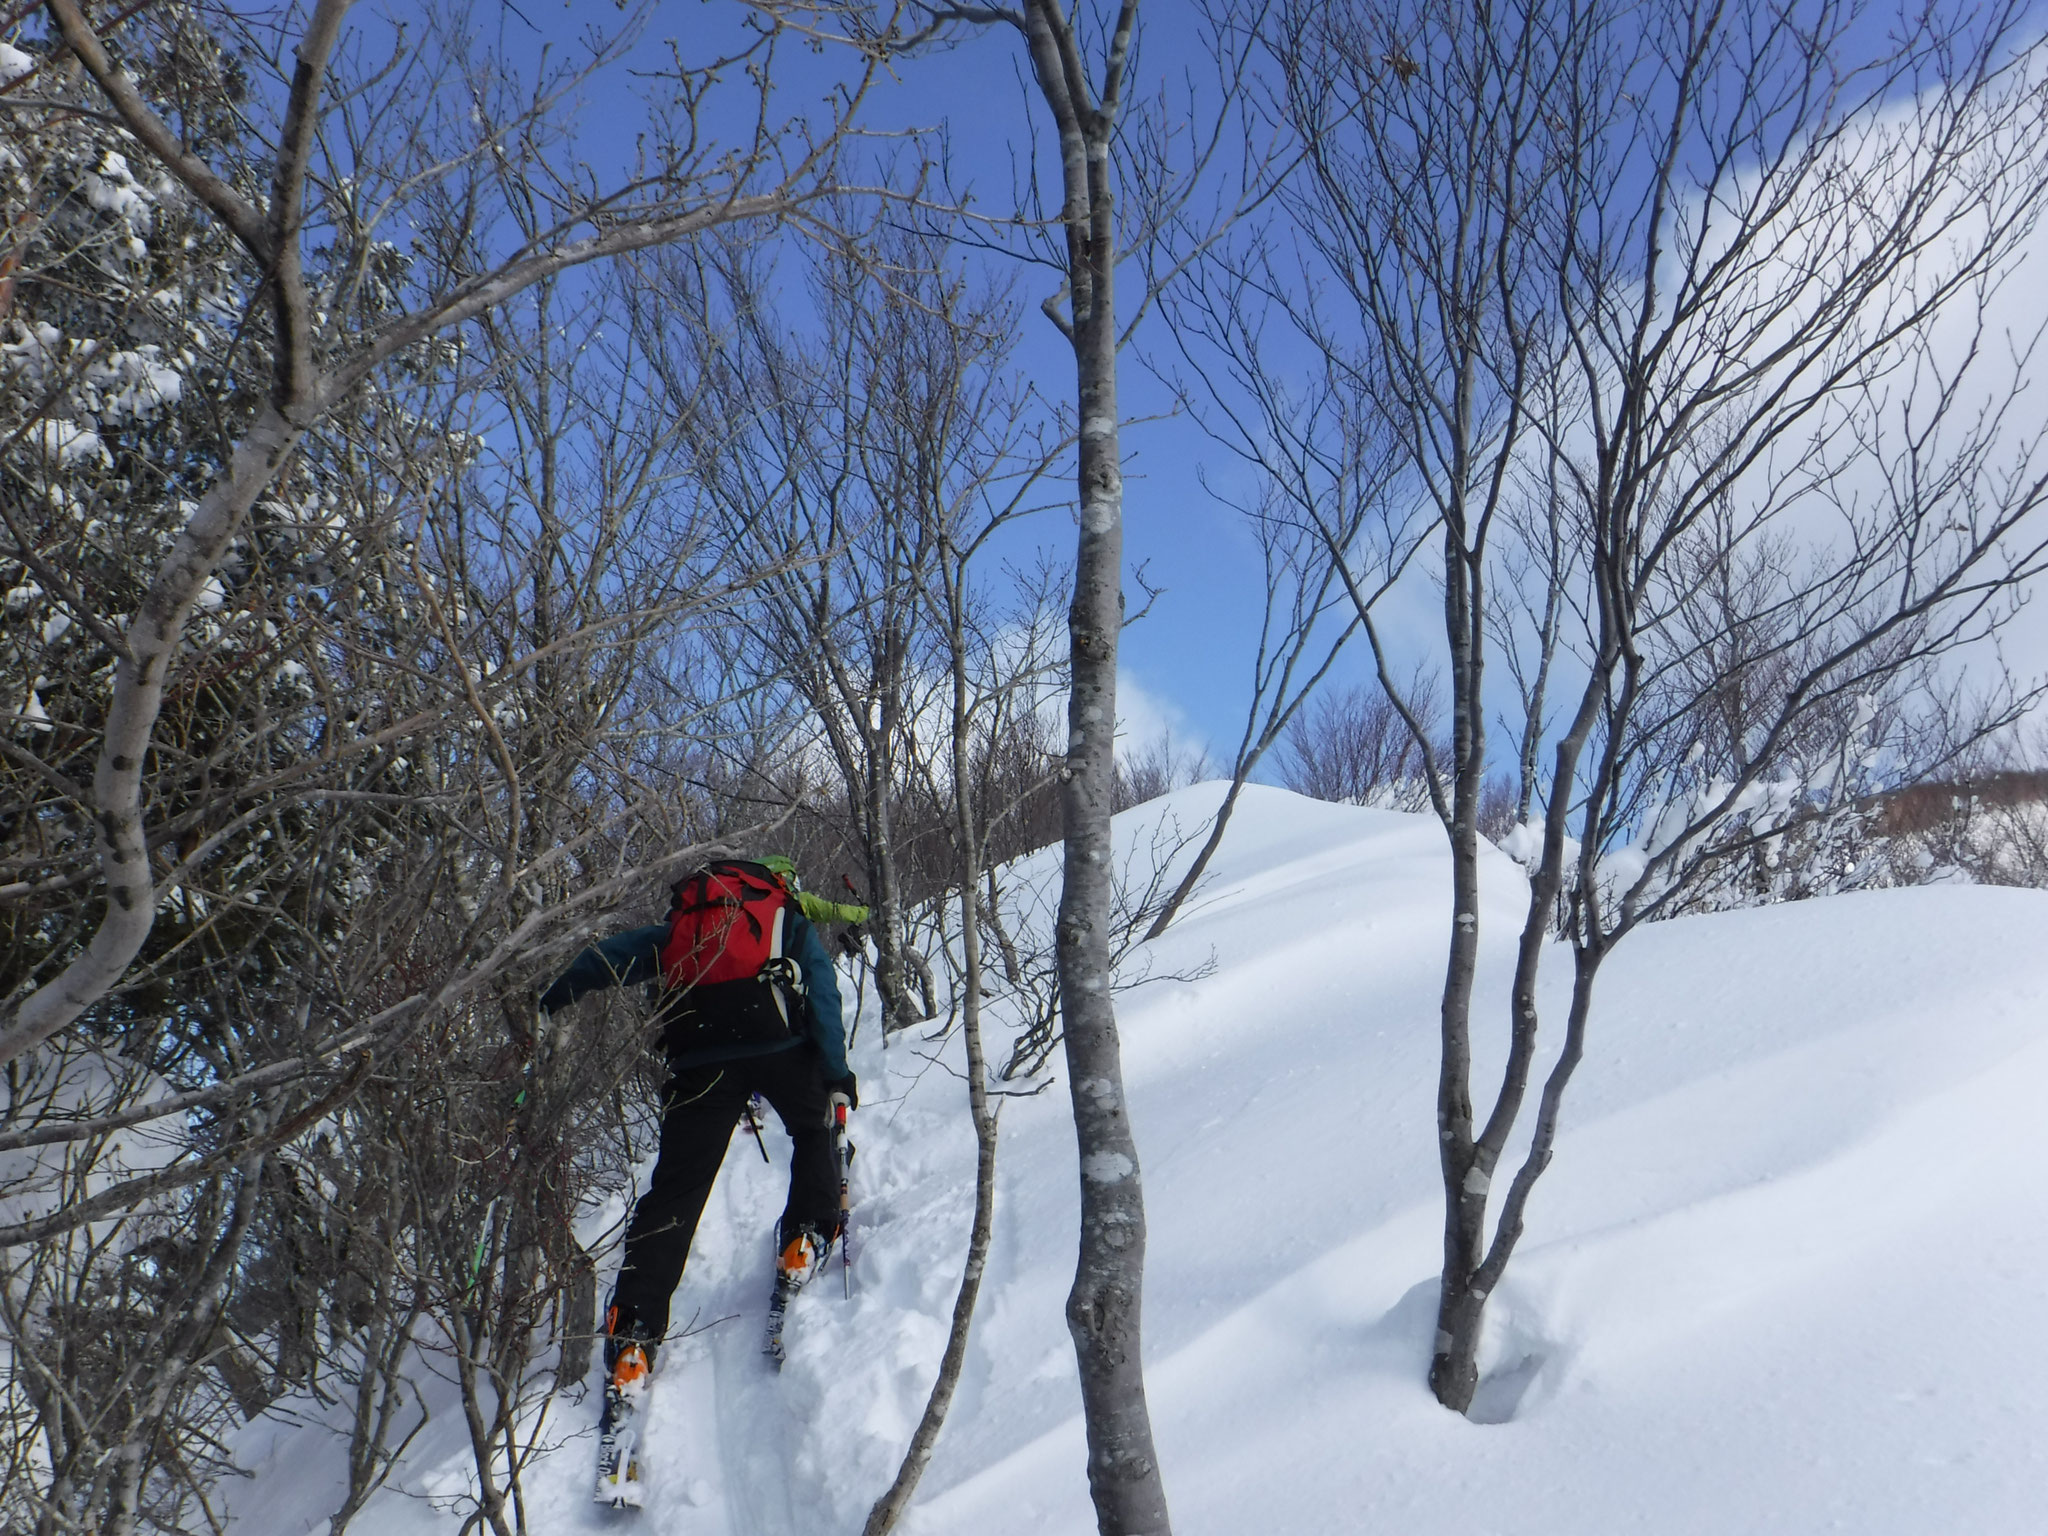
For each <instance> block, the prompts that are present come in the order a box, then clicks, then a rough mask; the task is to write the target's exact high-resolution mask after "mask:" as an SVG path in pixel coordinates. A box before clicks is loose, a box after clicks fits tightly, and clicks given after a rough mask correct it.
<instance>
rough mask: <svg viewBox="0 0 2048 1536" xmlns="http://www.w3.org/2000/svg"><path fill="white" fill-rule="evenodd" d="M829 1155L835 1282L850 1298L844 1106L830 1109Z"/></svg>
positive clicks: (849, 1207)
mask: <svg viewBox="0 0 2048 1536" xmlns="http://www.w3.org/2000/svg"><path fill="white" fill-rule="evenodd" d="M832 1153H833V1156H834V1158H835V1159H836V1160H837V1161H838V1164H839V1278H840V1283H841V1285H842V1286H843V1287H844V1289H845V1292H846V1295H847V1296H848V1297H849V1298H851V1297H852V1295H853V1196H852V1193H851V1190H850V1188H849V1185H848V1181H847V1177H846V1166H847V1164H848V1163H849V1162H850V1161H851V1160H852V1149H851V1148H849V1147H848V1146H847V1145H846V1105H845V1104H843V1103H840V1104H834V1105H833V1106H832Z"/></svg>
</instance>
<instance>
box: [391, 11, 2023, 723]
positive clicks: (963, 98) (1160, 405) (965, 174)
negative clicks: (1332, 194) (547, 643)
mask: <svg viewBox="0 0 2048 1536" xmlns="http://www.w3.org/2000/svg"><path fill="white" fill-rule="evenodd" d="M363 14H366V13H359V15H363ZM388 14H393V15H395V14H396V13H395V12H392V13H388ZM593 14H595V15H596V16H597V17H598V21H599V23H601V24H602V25H605V26H607V27H610V26H615V25H616V24H617V22H618V20H619V16H618V13H617V12H616V11H615V10H614V9H613V8H612V7H610V6H605V7H600V8H595V9H594V11H593V9H592V8H578V7H572V6H563V7H561V8H559V9H557V6H556V4H554V3H540V4H534V5H522V6H519V7H517V8H514V7H512V6H510V5H504V4H502V3H501V4H500V5H497V6H493V5H490V4H489V3H488V0H486V5H485V6H484V7H483V8H482V10H481V11H480V12H479V14H478V21H479V25H480V27H481V26H488V27H489V28H490V29H492V30H493V31H494V32H495V34H496V37H497V39H498V40H500V41H501V42H502V44H503V45H504V47H505V48H506V50H507V52H508V53H509V54H510V55H511V56H512V57H513V58H514V59H515V60H517V61H520V62H523V63H525V64H527V65H531V64H533V63H536V62H537V61H538V59H539V56H540V48H541V45H542V43H543V42H545V43H546V44H547V45H548V46H549V47H550V49H551V50H552V52H553V57H554V58H555V59H557V60H560V59H561V58H563V57H564V51H565V50H567V51H568V52H573V51H574V45H575V42H576V40H577V39H578V38H579V37H580V36H582V35H583V33H582V29H583V28H585V27H588V26H590V25H592V23H591V21H590V20H589V18H590V17H591V16H592V15H593ZM738 14H739V12H738V9H737V8H736V7H735V8H730V9H728V8H725V7H713V6H708V5H705V4H703V3H702V0H660V3H657V4H654V5H651V6H649V7H648V8H647V10H646V13H645V17H646V24H645V29H644V31H643V33H642V34H641V37H640V41H639V43H638V45H637V46H636V48H635V50H634V55H633V57H632V59H631V60H629V61H628V62H629V64H631V65H632V66H634V67H636V68H646V67H653V66H658V65H659V63H660V62H661V61H662V60H664V59H665V58H666V57H667V56H668V40H669V39H670V38H671V37H672V38H673V39H674V41H675V44H676V45H677V46H678V47H679V48H680V50H681V52H682V53H683V55H684V56H685V57H686V58H691V59H701V58H704V57H706V56H708V55H710V54H712V53H713V52H715V51H717V50H718V49H719V48H720V47H721V45H723V44H725V43H726V41H727V40H728V39H729V38H731V37H734V36H736V35H737V34H736V33H735V32H733V31H731V30H730V29H731V28H732V26H733V24H734V23H733V18H734V17H735V16H736V15H738ZM1140 20H1141V27H1142V29H1143V30H1142V33H1141V45H1140V50H1139V54H1138V57H1137V61H1136V68H1135V71H1134V78H1133V82H1132V95H1133V96H1134V97H1151V96H1153V95H1155V94H1156V93H1158V92H1160V91H1161V90H1162V89H1164V90H1165V91H1166V93H1167V96H1168V99H1169V100H1170V101H1171V102H1173V103H1175V104H1176V105H1177V106H1179V107H1180V108H1181V109H1182V110H1185V109H1186V104H1187V103H1188V101H1189V99H1190V92H1192V93H1193V100H1194V103H1195V107H1194V110H1195V112H1196V113H1197V114H1199V112H1200V111H1201V110H1202V109H1203V106H1204V104H1205V103H1212V102H1213V101H1214V100H1215V99H1216V94H1217V93H1216V91H1215V89H1214V87H1213V84H1211V81H1212V77H1213V70H1212V68H1211V66H1210V64H1209V62H1208V55H1207V50H1206V46H1205V44H1204V41H1203V38H1202V35H1201V32H1200V28H1199V16H1198V13H1197V10H1196V8H1195V7H1194V6H1193V5H1192V4H1189V3H1187V0H1147V3H1146V4H1145V5H1144V6H1143V7H1142V9H1141V12H1140ZM721 28H723V29H727V30H725V31H724V32H723V33H722V34H721V31H720V29H721ZM1023 64H1024V56H1023V49H1022V41H1021V38H1020V37H1019V35H1018V34H1017V33H1016V32H1015V31H1014V30H1013V29H1010V28H1007V27H989V28H983V29H978V30H976V29H963V30H962V31H961V32H960V33H959V34H958V35H957V37H956V38H955V39H954V40H953V41H952V42H951V43H950V45H948V46H945V47H942V48H936V49H934V50H932V51H931V52H930V53H928V54H926V55H924V56H922V57H919V58H915V59H911V60H908V61H905V62H904V63H902V64H901V65H900V66H899V69H898V71H897V74H896V77H895V78H894V79H893V80H892V81H889V82H887V83H885V85H884V86H883V87H882V88H881V89H879V90H878V91H877V92H876V93H875V95H874V96H873V97H872V98H871V100H870V102H869V103H868V110H867V112H866V113H865V114H864V120H865V121H866V123H867V124H868V125H869V127H870V128H871V129H873V130H876V131H878V132H879V133H881V134H883V135H890V134H895V135H901V134H905V133H908V132H913V131H922V132H923V133H924V135H925V137H924V142H925V143H926V144H927V145H929V146H931V147H932V148H933V149H934V150H939V149H943V151H944V153H945V157H946V164H947V166H948V170H949V174H950V178H951V182H952V190H953V191H955V192H962V191H964V192H970V193H972V195H973V197H974V201H975V204H976V206H978V207H980V208H982V209H985V210H987V211H988V212H990V213H992V214H1000V213H1005V212H1008V211H1010V210H1011V209H1012V208H1014V207H1015V206H1016V197H1015V192H1014V188H1015V185H1016V181H1017V177H1018V173H1019V170H1020V167H1021V166H1022V164H1023V163H1024V161H1025V158H1026V157H1027V156H1029V155H1030V154H1031V153H1032V151H1033V148H1034V142H1035V148H1036V151H1037V154H1038V156H1039V161H1040V173H1041V177H1042V178H1044V179H1045V180H1047V181H1048V182H1050V183H1055V184H1056V166H1055V165H1054V164H1053V162H1052V160H1051V150H1052V142H1051V135H1050V132H1049V128H1048V125H1047V119H1046V113H1045V109H1044V107H1043V104H1042V103H1041V102H1040V101H1039V100H1038V98H1037V94H1036V91H1035V89H1033V88H1031V87H1030V86H1029V85H1028V84H1027V82H1026V81H1025V79H1024V78H1023ZM845 68H846V64H845V59H844V56H843V55H841V54H838V53H836V52H835V53H831V54H827V55H826V56H824V57H822V58H814V57H811V56H808V55H806V54H804V53H803V52H801V51H792V52H787V53H785V55H784V56H783V58H782V59H781V60H780V61H779V77H780V78H781V79H782V81H783V82H784V83H783V85H782V87H781V95H780V98H779V102H780V104H781V105H782V106H783V107H784V109H785V110H787V111H788V112H790V113H796V112H798V111H801V110H804V109H806V108H808V107H811V106H813V105H814V104H815V102H816V101H817V99H818V97H819V94H820V92H821V91H822V89H823V88H824V86H825V85H826V84H827V83H828V81H829V80H830V79H833V78H838V77H840V76H842V75H843V73H844V71H845ZM627 83H628V82H627V81H625V80H622V79H620V78H619V77H618V76H617V74H616V73H614V74H612V75H609V76H608V77H606V79H605V80H604V81H603V82H599V83H594V84H593V85H592V86H590V87H588V88H586V90H585V91H584V92H583V95H582V100H581V104H580V105H581V117H580V122H579V129H578V136H577V146H578V149H579V151H581V152H582V153H584V154H585V155H586V156H588V157H589V158H591V159H593V160H596V161H598V162H599V163H600V164H602V162H603V161H604V160H605V159H606V158H607V157H608V156H609V157H614V158H616V157H618V156H620V155H622V154H624V153H626V152H628V151H629V150H630V146H631V145H632V143H633V140H634V135H635V134H636V133H637V131H638V130H639V128H640V126H641V123H642V109H641V107H640V105H639V103H638V102H637V101H636V100H635V99H634V96H633V95H632V94H631V92H630V91H628V90H622V89H621V88H620V87H621V86H624V85H626V84H627ZM1205 87H1206V88H1205ZM744 97H745V93H744V92H743V91H735V92H733V95H732V100H733V102H734V104H735V106H736V107H745V106H747V105H749V102H748V101H747V100H745V99H744ZM711 121H712V122H713V124H714V126H723V127H724V128H725V129H726V130H727V131H728V132H734V131H741V130H744V129H745V128H747V127H749V126H751V124H750V120H748V119H746V118H745V117H743V116H742V115H741V114H740V113H739V112H737V111H735V110H734V109H733V108H727V109H725V111H724V115H723V116H721V115H719V114H718V113H717V112H714V114H713V115H712V117H711ZM1034 130H1035V141H1034V136H1033V135H1034ZM889 142H890V141H889V139H888V138H886V137H884V138H882V139H879V140H878V141H877V143H878V147H883V148H886V147H887V146H888V144H889ZM989 259H990V262H991V266H992V267H993V268H996V269H999V270H1001V269H1007V270H1008V271H1009V272H1010V273H1011V274H1012V275H1013V276H1014V278H1015V280H1016V282H1017V285H1018V287H1017V298H1018V300H1019V302H1020V307H1021V312H1022V316H1023V318H1022V322H1021V331H1020V335H1019V338H1018V350H1017V354H1016V359H1017V363H1018V364H1019V366H1020V367H1021V368H1022V369H1023V370H1024V371H1025V372H1026V373H1027V374H1028V375H1029V376H1030V377H1031V378H1032V379H1033V380H1034V382H1035V383H1036V384H1037V386H1038V387H1039V388H1040V389H1041V390H1042V391H1043V392H1044V393H1045V394H1046V395H1047V396H1048V397H1050V398H1052V399H1054V400H1058V401H1061V402H1068V401H1071V399H1072V394H1073V361H1072V356H1071V353H1070V352H1069V351H1068V350H1067V348H1066V346H1065V344H1064V342H1063V341H1062V340H1061V338H1060V337H1059V336H1058V334H1057V333H1056V332H1055V331H1054V330H1053V328H1052V326H1051V324H1050V323H1049V322H1047V321H1046V320H1044V319H1043V318H1042V317H1041V316H1040V315H1039V314H1038V313H1037V304H1038V302H1039V300H1041V299H1042V298H1044V297H1045V296H1046V295H1047V294H1049V293H1050V292H1051V291H1052V290H1053V288H1054V287H1055V286H1056V279H1055V278H1054V276H1053V275H1052V274H1051V273H1050V272H1049V271H1047V270H1046V269H1045V268H1042V267H1031V266H1023V265H1019V264H1015V263H1012V262H1008V261H1005V260H1004V259H1003V258H1000V257H994V258H989ZM785 270H786V271H788V272H789V273H790V274H791V282H792V286H794V284H795V282H796V280H797V278H796V274H797V273H798V272H799V271H800V267H799V264H798V263H797V262H795V261H791V262H790V263H788V264H787V266H786V267H785ZM1126 271H1127V278H1126V281H1125V283H1124V286H1123V289H1122V291H1121V293H1120V303H1121V306H1122V307H1123V309H1124V312H1125V313H1126V314H1128V313H1129V311H1130V308H1131V306H1133V305H1134V304H1135V302H1136V300H1137V297H1138V285H1137V281H1136V279H1137V274H1136V272H1135V271H1134V270H1131V269H1129V268H1127V269H1126ZM798 302H799V303H800V300H799V301H798ZM1168 351H1170V347H1169V346H1168V341H1167V336H1166V333H1165V330H1164V327H1163V325H1162V323H1161V321H1160V320H1159V318H1158V317H1157V315H1156V313H1155V315H1154V317H1153V318H1152V319H1151V320H1149V321H1148V322H1147V324H1146V326H1145V327H1144V328H1142V329H1141V330H1140V333H1139V335H1138V338H1137V341H1136V345H1135V347H1134V349H1133V351H1132V352H1127V353H1126V359H1125V367H1124V369H1123V373H1122V379H1121V393H1122V405H1123V410H1124V414H1125V416H1126V418H1127V419H1128V418H1141V419H1139V420H1136V421H1134V422H1133V424H1132V425H1130V426H1129V427H1128V428H1127V430H1126V432H1125V435H1124V450H1125V455H1126V481H1125V490H1126V518H1127V529H1126V551H1127V560H1128V570H1129V572H1131V573H1135V572H1136V571H1137V570H1138V569H1139V568H1140V567H1142V568H1143V569H1144V572H1145V575H1146V579H1147V581H1148V582H1149V583H1150V584H1151V585H1153V586H1155V587H1159V588H1163V589H1164V590H1163V592H1162V594H1161V595H1160V597H1159V598H1158V599H1157V601H1156V602H1154V603H1153V605H1152V607H1151V610H1150V613H1149V615H1148V617H1146V619H1145V620H1144V621H1143V622H1142V623H1140V624H1137V625H1135V626H1133V627H1132V628H1131V629H1129V630H1128V631H1127V632H1126V635H1125V643H1124V671H1125V685H1126V700H1127V707H1126V710H1125V714H1126V724H1127V726H1128V727H1129V728H1130V730H1131V732H1132V734H1133V735H1134V736H1141V735H1145V734H1149V733H1150V732H1151V731H1152V730H1154V729H1155V728H1156V727H1157V726H1158V725H1159V724H1162V723H1164V724H1170V725H1172V726H1173V727H1174V728H1175V730H1176V731H1177V732H1178V733H1179V734H1181V735H1183V736H1187V737H1192V738H1193V739H1195V740H1196V741H1199V742H1203V743H1206V744H1207V745H1209V746H1210V747H1211V748H1212V749H1213V750H1215V751H1216V752H1217V753H1218V755H1221V754H1222V753H1223V752H1225V751H1227V750H1228V749H1229V748H1230V747H1232V746H1234V744H1235V741H1236V739H1237V736H1238V734H1239V731H1240V730H1241V728H1242V712H1243V709H1244V704H1245V699H1246V694H1247V692H1248V673H1249V667H1250V657H1251V650H1252V645H1253V643H1254V641H1255V639H1256V632H1257V626H1258V620H1259V607H1260V599H1261V596H1262V592H1261V582H1260V578H1261V570H1260V565H1259V559H1258V551H1257V547H1256V544H1255V542H1254V540H1253V539H1252V537H1251V534H1250V532H1249V530H1248V529H1247V528H1246V526H1245V524H1244V521H1243V519H1242V518H1241V516H1240V515H1239V513H1238V512H1237V511H1236V510H1235V509H1234V508H1233V507H1232V506H1230V505H1229V504H1228V503H1227V502H1226V501H1225V500H1223V499H1221V498H1219V496H1217V495H1216V494H1213V493H1212V489H1211V487H1212V486H1220V487H1222V488H1223V489H1224V490H1225V491H1226V492H1227V493H1230V494H1238V493H1241V492H1242V491H1244V490H1245V489H1247V488H1248V481H1247V477H1246V472H1245V471H1244V469H1243V468H1242V466H1241V465H1240V464H1239V462H1238V461H1237V460H1236V459H1235V457H1234V456H1233V455H1232V454H1231V453H1230V452H1229V451H1228V450H1227V449H1225V448H1223V447H1222V446H1220V445H1218V444H1216V443H1214V442H1212V441H1211V440H1210V439H1209V438H1208V437H1207V436H1206V435H1205V434H1204V433H1203V431H1202V430H1201V428H1200V427H1199V426H1198V425H1197V424H1196V423H1195V422H1194V421H1193V420H1191V419H1190V418H1189V417H1187V416H1186V415H1175V414H1172V405H1173V402H1172V397H1171V395H1170V392H1169V391H1167V390H1166V389H1165V388H1164V387H1163V386H1162V385H1161V384H1160V383H1159V381H1158V380H1157V379H1156V378H1155V377H1154V376H1153V375H1152V373H1151V372H1150V370H1149V369H1147V368H1146V367H1145V366H1144V362H1143V356H1144V354H1146V353H1147V352H1156V353H1159V354H1164V353H1166V352H1168ZM1205 480H1206V483H1205ZM1038 537H1040V538H1041V539H1042V540H1043V541H1044V542H1045V543H1046V544H1048V545H1050V546H1054V547H1058V548H1062V549H1069V548H1070V547H1071V544H1070V538H1069V535H1068V534H1067V531H1066V530H1065V529H1064V528H1063V527H1061V526H1059V525H1058V524H1057V523H1056V522H1055V521H1053V520H1050V519H1048V520H1046V521H1044V522H1042V523H1041V524H1040V527H1039V532H1038ZM1127 589H1128V593H1129V599H1130V601H1131V603H1132V605H1133V606H1134V607H1135V606H1136V604H1137V603H1138V602H1139V601H1141V594H1140V593H1139V591H1138V589H1137V585H1136V583H1135V581H1127ZM1432 606H1433V605H1432V603H1431V601H1430V594H1429V592H1428V590H1427V586H1426V584H1424V583H1411V584H1410V590H1407V591H1405V592H1404V593H1402V594H1401V602H1400V603H1399V604H1398V605H1396V606H1391V607H1390V608H1389V610H1388V612H1387V613H1386V614H1385V616H1384V618H1383V624H1384V625H1385V627H1386V629H1387V630H1388V631H1390V632H1391V633H1392V634H1393V635H1394V637H1395V643H1396V645H1397V648H1399V649H1401V650H1404V651H1413V652H1414V653H1416V654H1421V653H1423V652H1425V651H1433V650H1434V649H1435V648H1436V647H1435V646H1434V645H1432V644H1431V641H1432V640H1433V639H1440V634H1439V628H1438V626H1439V624H1440V620H1439V619H1437V618H1436V616H1435V615H1433V614H1432V613H1431V612H1430V609H1431V607H1432ZM2037 606H2038V605H2037ZM1404 635H1405V636H1406V637H1407V639H1406V641H1405V643H1404V641H1403V639H1402V638H1401V637H1403V636H1404ZM2013 640H2014V642H2015V643H2014V645H2013V647H2012V648H2011V655H2012V659H2013V660H2014V661H2015V662H2016V663H2017V664H2018V665H2020V666H2021V667H2022V668H2023V669H2025V670H2040V669H2041V663H2042V662H2043V661H2048V614H2042V615H2030V616H2029V619H2028V622H2027V623H2025V624H2023V625H2022V626H2021V628H2020V629H2019V630H2018V631H2016V632H2015V634H2014V636H2013ZM1366 672H1367V656H1366V653H1365V652H1364V651H1363V649H1362V648H1359V649H1356V650H1355V652H1354V654H1353V655H1352V656H1351V657H1350V658H1349V659H1348V660H1347V661H1346V662H1345V663H1343V664H1341V666H1340V669H1339V673H1338V677H1339V678H1340V679H1351V678H1362V677H1363V676H1365V675H1366Z"/></svg>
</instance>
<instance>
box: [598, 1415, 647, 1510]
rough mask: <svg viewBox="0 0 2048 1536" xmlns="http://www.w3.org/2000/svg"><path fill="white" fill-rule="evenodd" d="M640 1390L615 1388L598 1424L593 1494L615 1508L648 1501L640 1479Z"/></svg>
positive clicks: (638, 1504) (631, 1507)
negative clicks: (594, 1488) (595, 1482)
mask: <svg viewBox="0 0 2048 1536" xmlns="http://www.w3.org/2000/svg"><path fill="white" fill-rule="evenodd" d="M646 1390H647V1389H646V1387H645V1386H644V1385H641V1386H640V1388H639V1390H638V1391H631V1390H630V1389H628V1390H627V1391H620V1390H616V1389H615V1390H612V1391H608V1392H606V1393H605V1395H604V1417H603V1418H602V1419H600V1420H599V1421H598V1426H597V1488H596V1491H595V1493H594V1494H593V1497H594V1498H595V1499H596V1500H597V1502H598V1503H600V1504H609V1505H610V1506H611V1507H612V1508H613V1509H638V1508H640V1507H641V1505H642V1504H644V1503H645V1502H646V1497H647V1489H646V1485H645V1484H644V1483H642V1482H641V1480H640V1407H641V1405H640V1403H639V1402H638V1401H637V1399H638V1398H640V1397H643V1396H645V1394H646Z"/></svg>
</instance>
